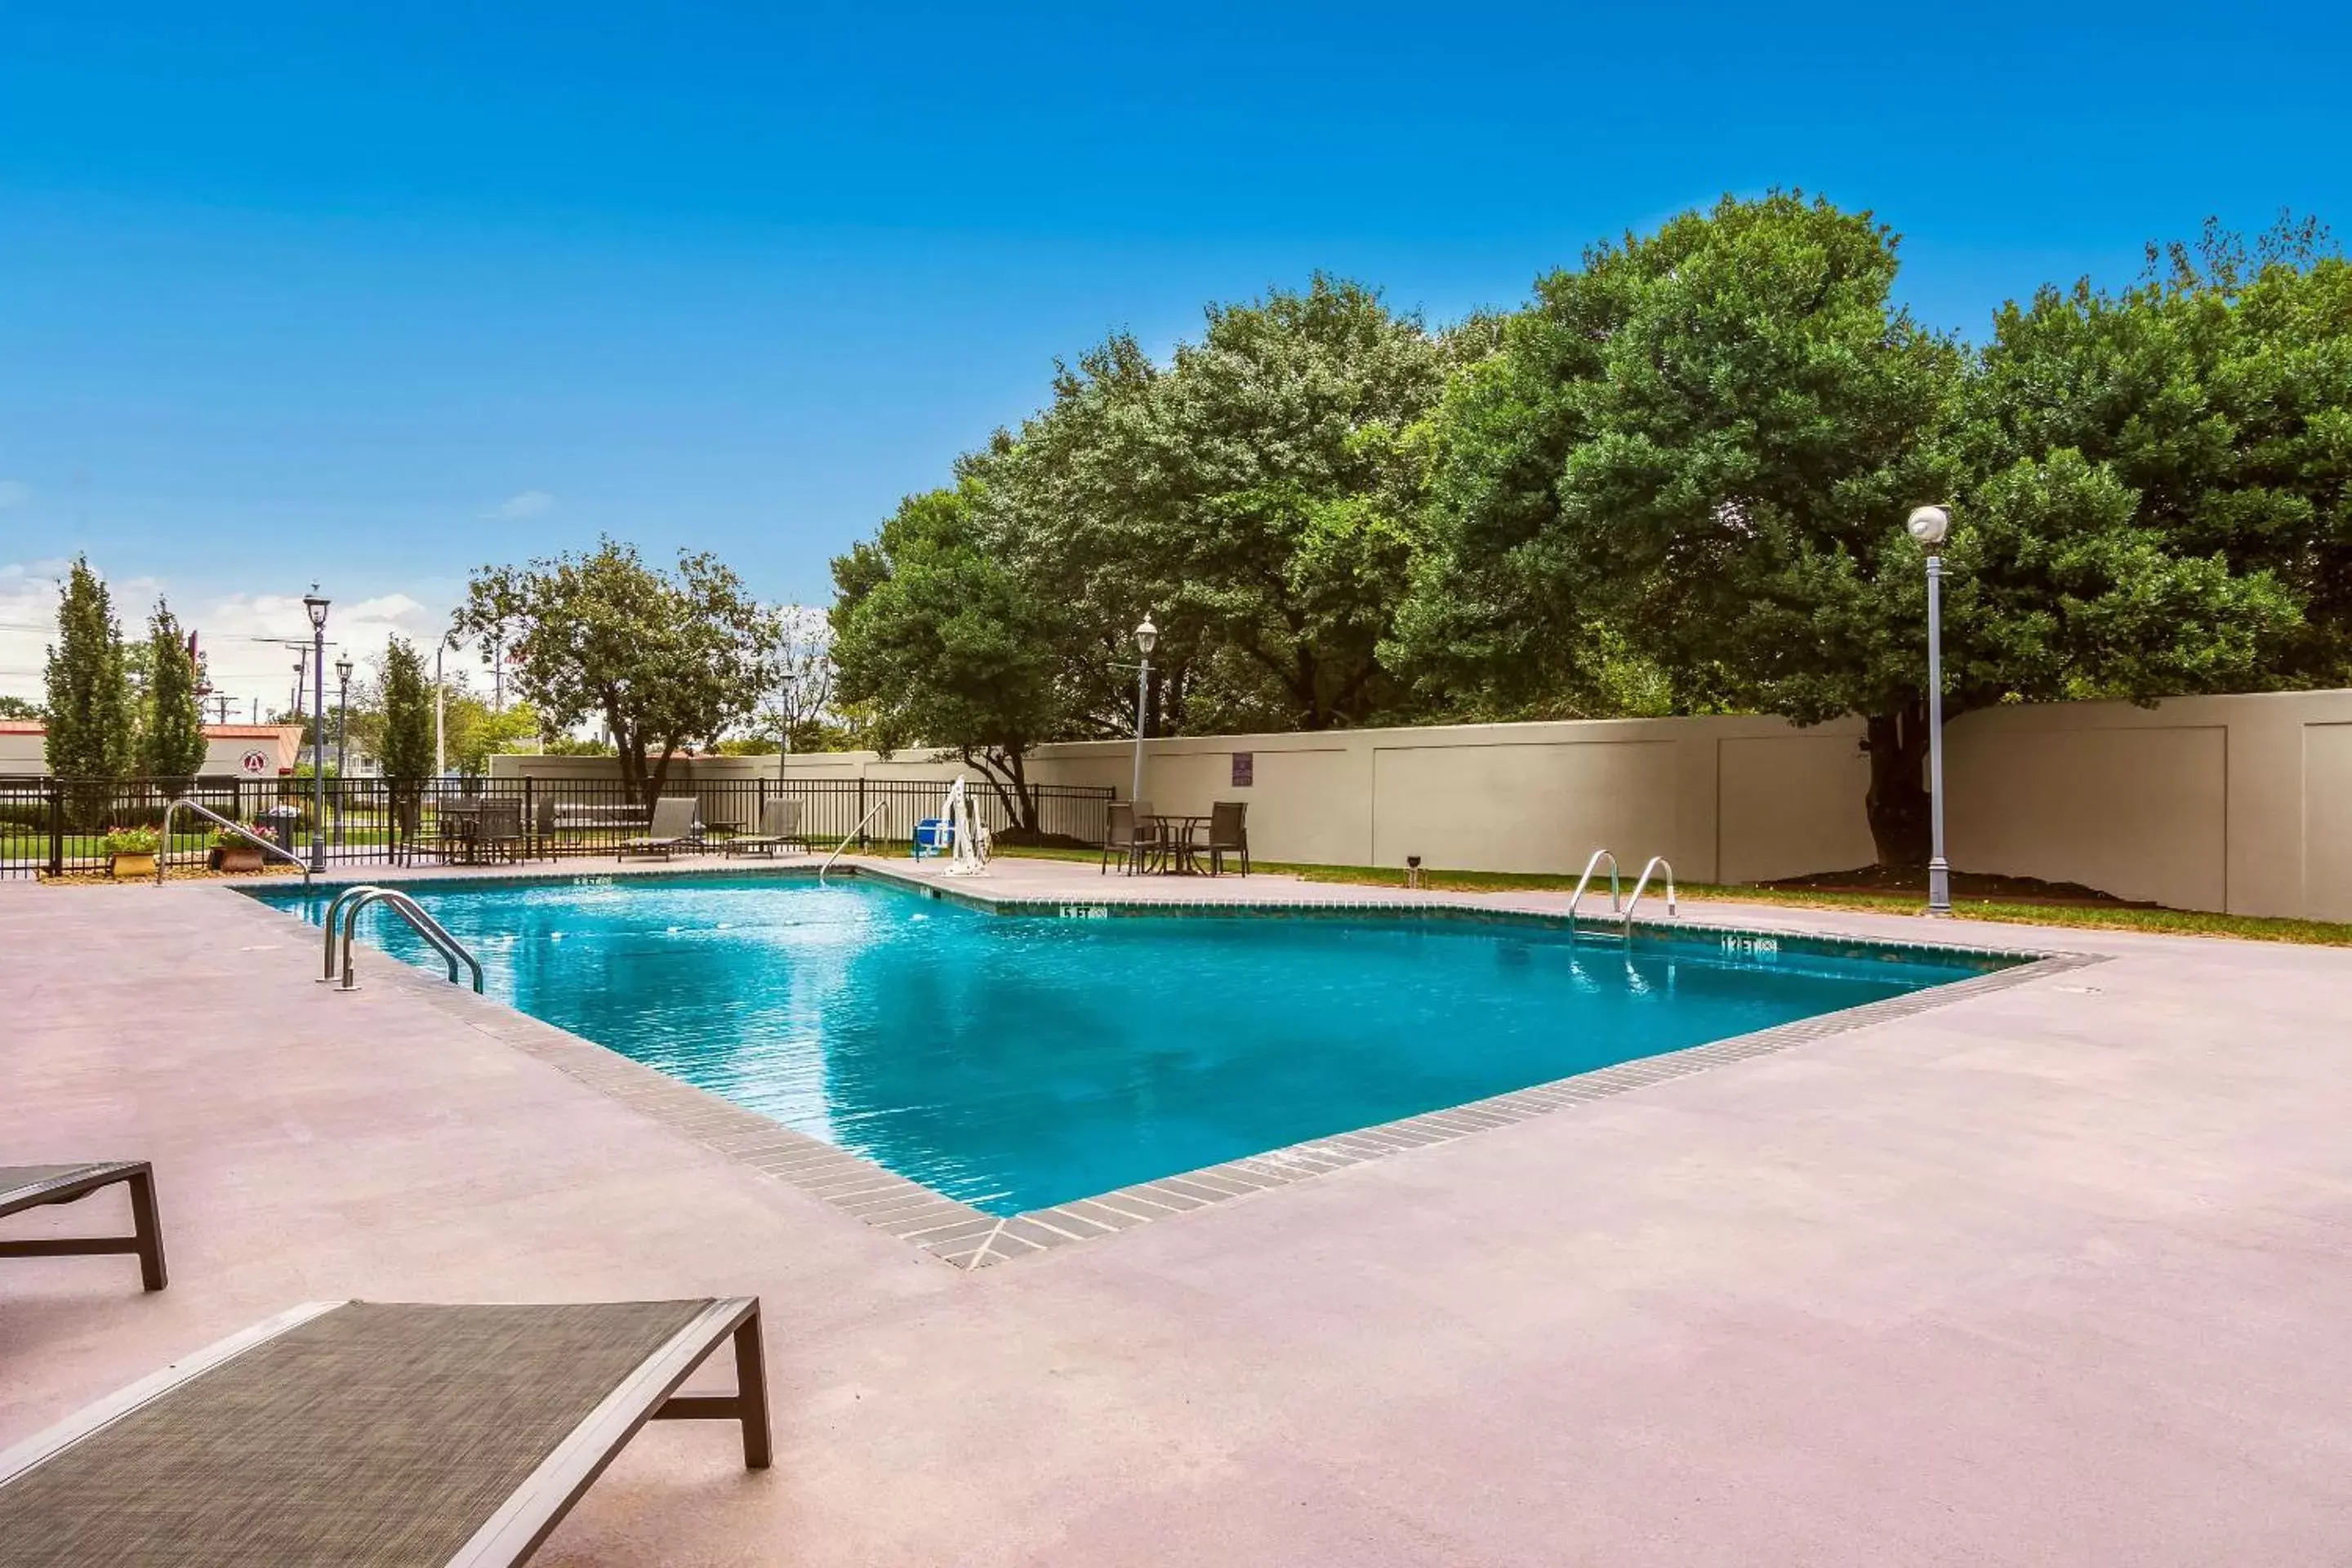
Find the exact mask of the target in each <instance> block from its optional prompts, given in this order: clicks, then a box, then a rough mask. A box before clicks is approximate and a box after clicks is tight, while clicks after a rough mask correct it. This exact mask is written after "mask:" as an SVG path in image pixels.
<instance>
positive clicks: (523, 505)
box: [481, 490, 555, 522]
mask: <svg viewBox="0 0 2352 1568" xmlns="http://www.w3.org/2000/svg"><path fill="white" fill-rule="evenodd" d="M553 510H555V498H554V497H553V496H551V495H549V494H548V493H547V492H546V491H545V490H524V491H521V492H520V494H516V495H510V496H509V497H507V499H506V500H502V501H500V502H499V504H498V505H496V506H494V507H492V508H490V510H488V511H486V512H484V513H482V514H481V515H482V520H483V521H486V522H512V521H517V520H519V519H521V518H526V517H542V516H544V515H546V514H547V513H548V512H551V511H553Z"/></svg>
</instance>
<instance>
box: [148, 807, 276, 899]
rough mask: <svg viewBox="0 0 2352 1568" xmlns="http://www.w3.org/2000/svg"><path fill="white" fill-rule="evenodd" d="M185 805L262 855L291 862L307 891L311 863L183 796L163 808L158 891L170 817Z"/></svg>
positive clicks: (169, 838) (169, 850)
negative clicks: (255, 848) (251, 845)
mask: <svg viewBox="0 0 2352 1568" xmlns="http://www.w3.org/2000/svg"><path fill="white" fill-rule="evenodd" d="M182 806H186V807H187V808H188V809H189V810H190V811H193V812H194V813H195V814H196V815H197V816H201V817H203V818H204V819H205V821H206V822H209V823H211V824H212V825H213V826H215V827H226V828H227V829H228V830H229V831H230V832H231V833H234V834H236V835H238V836H239V837H244V838H249V839H251V840H252V841H253V842H254V843H255V844H256V845H257V846H259V847H260V848H261V852H262V853H263V854H265V855H275V856H277V857H278V858H279V859H280V860H286V861H290V862H292V863H293V864H294V865H296V866H299V867H300V868H301V869H302V885H303V886H304V887H306V888H307V887H309V886H310V862H309V861H308V860H305V859H303V858H302V857H300V856H299V855H296V854H293V853H291V852H290V851H289V850H287V849H285V848H284V847H281V846H279V845H278V844H276V843H273V842H272V841H271V840H269V839H268V838H264V837H262V836H261V835H260V834H258V833H256V832H255V831H254V830H253V829H252V828H250V827H247V826H245V824H243V823H241V822H231V821H230V820H229V819H228V818H227V817H226V816H221V815H220V814H219V813H218V812H216V811H211V810H207V809H206V808H205V807H204V806H202V805H198V804H197V803H196V802H194V801H193V800H190V799H189V798H188V797H187V796H186V795H173V797H172V798H171V800H170V801H169V802H167V803H166V804H165V805H164V807H163V837H162V839H161V840H160V841H159V842H158V843H157V844H156V846H155V885H156V886H157V887H159V888H160V887H162V886H163V863H164V862H165V861H166V860H168V859H170V858H171V855H172V814H173V812H175V811H177V810H179V809H180V808H181V807H182Z"/></svg>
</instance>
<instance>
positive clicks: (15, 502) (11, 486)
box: [0, 479, 33, 511]
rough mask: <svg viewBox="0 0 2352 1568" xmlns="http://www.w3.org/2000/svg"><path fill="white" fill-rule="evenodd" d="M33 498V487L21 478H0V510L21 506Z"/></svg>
mask: <svg viewBox="0 0 2352 1568" xmlns="http://www.w3.org/2000/svg"><path fill="white" fill-rule="evenodd" d="M32 499H33V487H32V486H30V485H28V484H26V482H25V481H24V480H22V479H0V511H6V510H8V509H9V508H10V507H12V506H23V505H25V504H26V502H28V501H30V500H32Z"/></svg>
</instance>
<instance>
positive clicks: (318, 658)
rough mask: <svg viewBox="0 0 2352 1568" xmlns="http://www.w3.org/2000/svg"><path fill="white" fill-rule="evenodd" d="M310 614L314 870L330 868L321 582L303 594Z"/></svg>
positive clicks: (324, 620)
mask: <svg viewBox="0 0 2352 1568" xmlns="http://www.w3.org/2000/svg"><path fill="white" fill-rule="evenodd" d="M302 607H303V608H304V609H305V610H308V611H309V612H310V682H311V689H310V871H311V874H312V875H313V876H316V875H317V874H318V873H320V872H321V871H324V870H325V869H326V868H327V601H326V600H325V599H323V598H321V597H320V595H319V584H316V583H313V584H310V592H309V593H308V594H306V595H303V596H302Z"/></svg>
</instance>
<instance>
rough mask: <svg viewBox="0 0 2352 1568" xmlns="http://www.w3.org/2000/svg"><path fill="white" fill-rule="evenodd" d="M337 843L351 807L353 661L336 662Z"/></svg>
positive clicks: (341, 836)
mask: <svg viewBox="0 0 2352 1568" xmlns="http://www.w3.org/2000/svg"><path fill="white" fill-rule="evenodd" d="M335 685H336V690H335V791H336V795H337V796H338V798H337V800H336V802H335V842H336V843H338V844H341V842H342V841H343V812H344V810H345V808H347V807H348V806H349V805H351V796H350V795H349V794H347V793H345V792H347V791H348V790H349V788H350V786H349V785H348V784H344V783H343V776H344V768H345V765H346V764H345V762H344V759H345V758H346V757H347V756H348V755H349V754H350V751H351V738H352V661H351V660H350V659H348V658H339V659H337V660H335Z"/></svg>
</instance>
